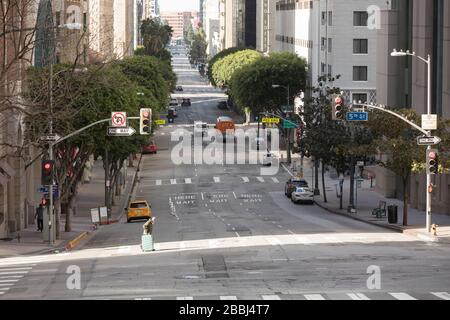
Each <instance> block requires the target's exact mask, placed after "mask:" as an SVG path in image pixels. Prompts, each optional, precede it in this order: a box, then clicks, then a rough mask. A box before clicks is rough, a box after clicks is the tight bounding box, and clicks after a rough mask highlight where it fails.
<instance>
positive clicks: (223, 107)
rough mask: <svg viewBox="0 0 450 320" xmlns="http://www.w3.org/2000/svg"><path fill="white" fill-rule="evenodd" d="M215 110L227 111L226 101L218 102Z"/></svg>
mask: <svg viewBox="0 0 450 320" xmlns="http://www.w3.org/2000/svg"><path fill="white" fill-rule="evenodd" d="M217 108H219V109H220V110H228V104H227V102H226V101H220V102H219V103H218V104H217Z"/></svg>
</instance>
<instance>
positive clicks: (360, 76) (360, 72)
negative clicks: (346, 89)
mask: <svg viewBox="0 0 450 320" xmlns="http://www.w3.org/2000/svg"><path fill="white" fill-rule="evenodd" d="M353 81H367V67H366V66H355V67H353Z"/></svg>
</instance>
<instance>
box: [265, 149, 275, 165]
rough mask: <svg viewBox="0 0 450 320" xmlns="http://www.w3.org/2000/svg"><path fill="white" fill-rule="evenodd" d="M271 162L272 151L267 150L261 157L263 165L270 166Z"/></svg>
mask: <svg viewBox="0 0 450 320" xmlns="http://www.w3.org/2000/svg"><path fill="white" fill-rule="evenodd" d="M272 162H273V155H272V153H270V152H269V151H267V153H265V154H264V157H263V166H266V167H270V166H271V165H272Z"/></svg>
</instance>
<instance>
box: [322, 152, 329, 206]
mask: <svg viewBox="0 0 450 320" xmlns="http://www.w3.org/2000/svg"><path fill="white" fill-rule="evenodd" d="M322 190H323V202H325V203H327V202H328V201H327V193H326V191H325V163H324V162H323V161H322Z"/></svg>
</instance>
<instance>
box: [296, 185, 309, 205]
mask: <svg viewBox="0 0 450 320" xmlns="http://www.w3.org/2000/svg"><path fill="white" fill-rule="evenodd" d="M291 200H292V202H293V203H305V202H306V203H310V204H314V192H313V190H312V189H310V188H308V187H297V188H296V189H295V190H294V192H292V196H291Z"/></svg>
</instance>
